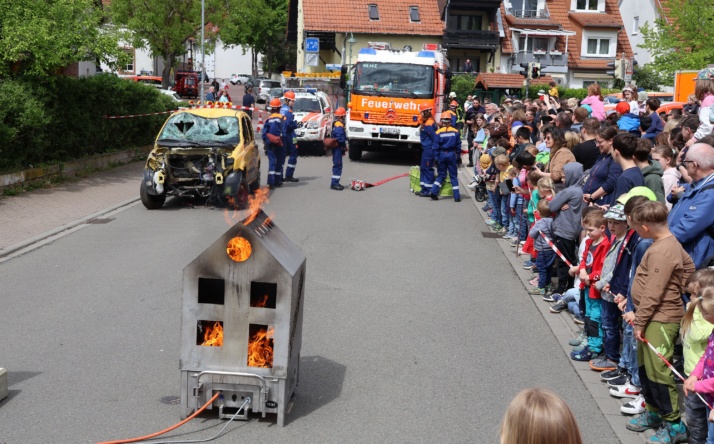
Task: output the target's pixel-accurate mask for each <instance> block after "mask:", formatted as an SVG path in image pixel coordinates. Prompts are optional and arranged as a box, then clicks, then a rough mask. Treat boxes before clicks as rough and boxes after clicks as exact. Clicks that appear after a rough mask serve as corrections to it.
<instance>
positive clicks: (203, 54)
mask: <svg viewBox="0 0 714 444" xmlns="http://www.w3.org/2000/svg"><path fill="white" fill-rule="evenodd" d="M205 21H206V2H205V0H201V74H200V82H201V101H200V103H201V104H203V105H205V104H206V102H205V101H206V96H205V95H204V94H203V81H204V80H205V79H204V78H203V72H204V71H203V70H204V69H206V48H205V47H204V46H205V44H206V38H205V36H204V35H203V33H204V32H205V30H206V23H205Z"/></svg>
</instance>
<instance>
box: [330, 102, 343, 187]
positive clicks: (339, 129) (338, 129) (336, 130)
mask: <svg viewBox="0 0 714 444" xmlns="http://www.w3.org/2000/svg"><path fill="white" fill-rule="evenodd" d="M346 114H347V113H346V112H345V109H344V108H343V107H339V108H337V109H336V110H335V123H334V124H333V125H332V137H333V138H335V139H337V146H336V147H335V148H333V149H332V182H331V184H330V189H331V190H337V191H342V190H344V189H345V187H343V186H342V185H340V178H342V156H343V155H344V154H345V151H347V134H345V123H344V121H345V115H346Z"/></svg>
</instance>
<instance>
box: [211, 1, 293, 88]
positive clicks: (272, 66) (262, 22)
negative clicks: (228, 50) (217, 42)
mask: <svg viewBox="0 0 714 444" xmlns="http://www.w3.org/2000/svg"><path fill="white" fill-rule="evenodd" d="M224 1H225V2H226V3H229V4H231V7H227V6H228V5H226V7H224V10H225V11H226V16H225V17H224V19H223V20H222V21H221V30H220V34H221V40H223V41H224V42H225V43H226V44H231V45H242V46H244V47H248V48H250V49H251V50H252V51H253V54H254V57H255V56H256V55H257V54H259V53H262V54H263V55H264V59H263V69H264V71H266V72H268V73H269V74H272V72H273V71H274V70H276V69H279V68H281V67H283V66H284V65H286V64H294V63H295V57H296V56H295V53H294V50H290V49H289V48H288V47H287V44H286V42H285V32H286V28H287V23H288V2H287V0H224ZM256 68H257V66H256V64H255V59H254V63H253V74H257V73H256V72H255V71H256Z"/></svg>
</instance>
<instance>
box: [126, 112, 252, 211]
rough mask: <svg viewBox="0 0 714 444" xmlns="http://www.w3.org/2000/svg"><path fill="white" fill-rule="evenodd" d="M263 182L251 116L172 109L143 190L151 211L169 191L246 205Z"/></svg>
mask: <svg viewBox="0 0 714 444" xmlns="http://www.w3.org/2000/svg"><path fill="white" fill-rule="evenodd" d="M259 186H260V153H259V152H258V146H257V145H256V142H255V136H254V134H253V126H252V125H251V120H250V117H248V115H247V114H246V113H244V112H243V111H235V110H232V109H226V108H196V109H187V110H182V111H179V112H177V113H175V114H172V115H171V116H170V117H169V118H168V119H167V120H166V123H164V126H163V127H162V128H161V131H160V132H159V135H158V137H157V138H156V142H155V144H154V149H153V150H152V151H151V153H149V156H148V158H147V160H146V166H145V167H144V178H143V180H142V182H141V187H140V189H139V195H140V197H141V203H143V204H144V206H145V207H146V208H148V209H150V210H155V209H159V208H161V207H162V206H163V205H164V202H165V201H166V198H167V197H169V196H182V197H195V198H205V199H208V201H209V202H210V203H216V204H218V205H225V204H226V203H229V202H230V203H232V204H233V205H234V206H235V207H236V208H237V209H242V208H245V206H246V203H247V200H248V195H249V194H250V193H251V192H254V191H255V190H257V189H258V187H259Z"/></svg>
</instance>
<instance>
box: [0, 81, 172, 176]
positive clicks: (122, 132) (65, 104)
mask: <svg viewBox="0 0 714 444" xmlns="http://www.w3.org/2000/svg"><path fill="white" fill-rule="evenodd" d="M175 108H176V104H175V103H174V102H173V100H172V99H171V98H170V97H168V96H165V95H163V94H161V93H160V92H158V91H157V90H156V89H155V88H154V87H152V86H147V85H142V84H139V83H136V82H130V81H127V80H124V79H120V78H118V77H115V76H105V75H99V76H94V77H87V78H81V79H74V78H69V77H53V78H50V79H46V78H43V79H24V80H17V81H3V82H0V136H2V137H3V140H4V141H6V143H5V145H4V146H3V150H2V151H1V152H0V169H3V170H8V169H21V168H25V167H27V166H28V165H30V164H40V163H50V162H62V161H67V160H72V159H77V158H80V157H84V156H88V155H92V154H100V153H105V152H110V151H117V150H122V149H127V148H131V147H136V146H141V145H147V144H150V143H151V142H152V141H153V139H154V138H155V137H156V134H157V133H158V131H159V129H160V128H161V125H162V124H163V122H164V121H165V120H166V117H167V116H166V115H157V116H147V117H136V118H131V119H105V118H104V116H105V115H126V114H146V113H154V112H160V111H167V110H171V109H175Z"/></svg>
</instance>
